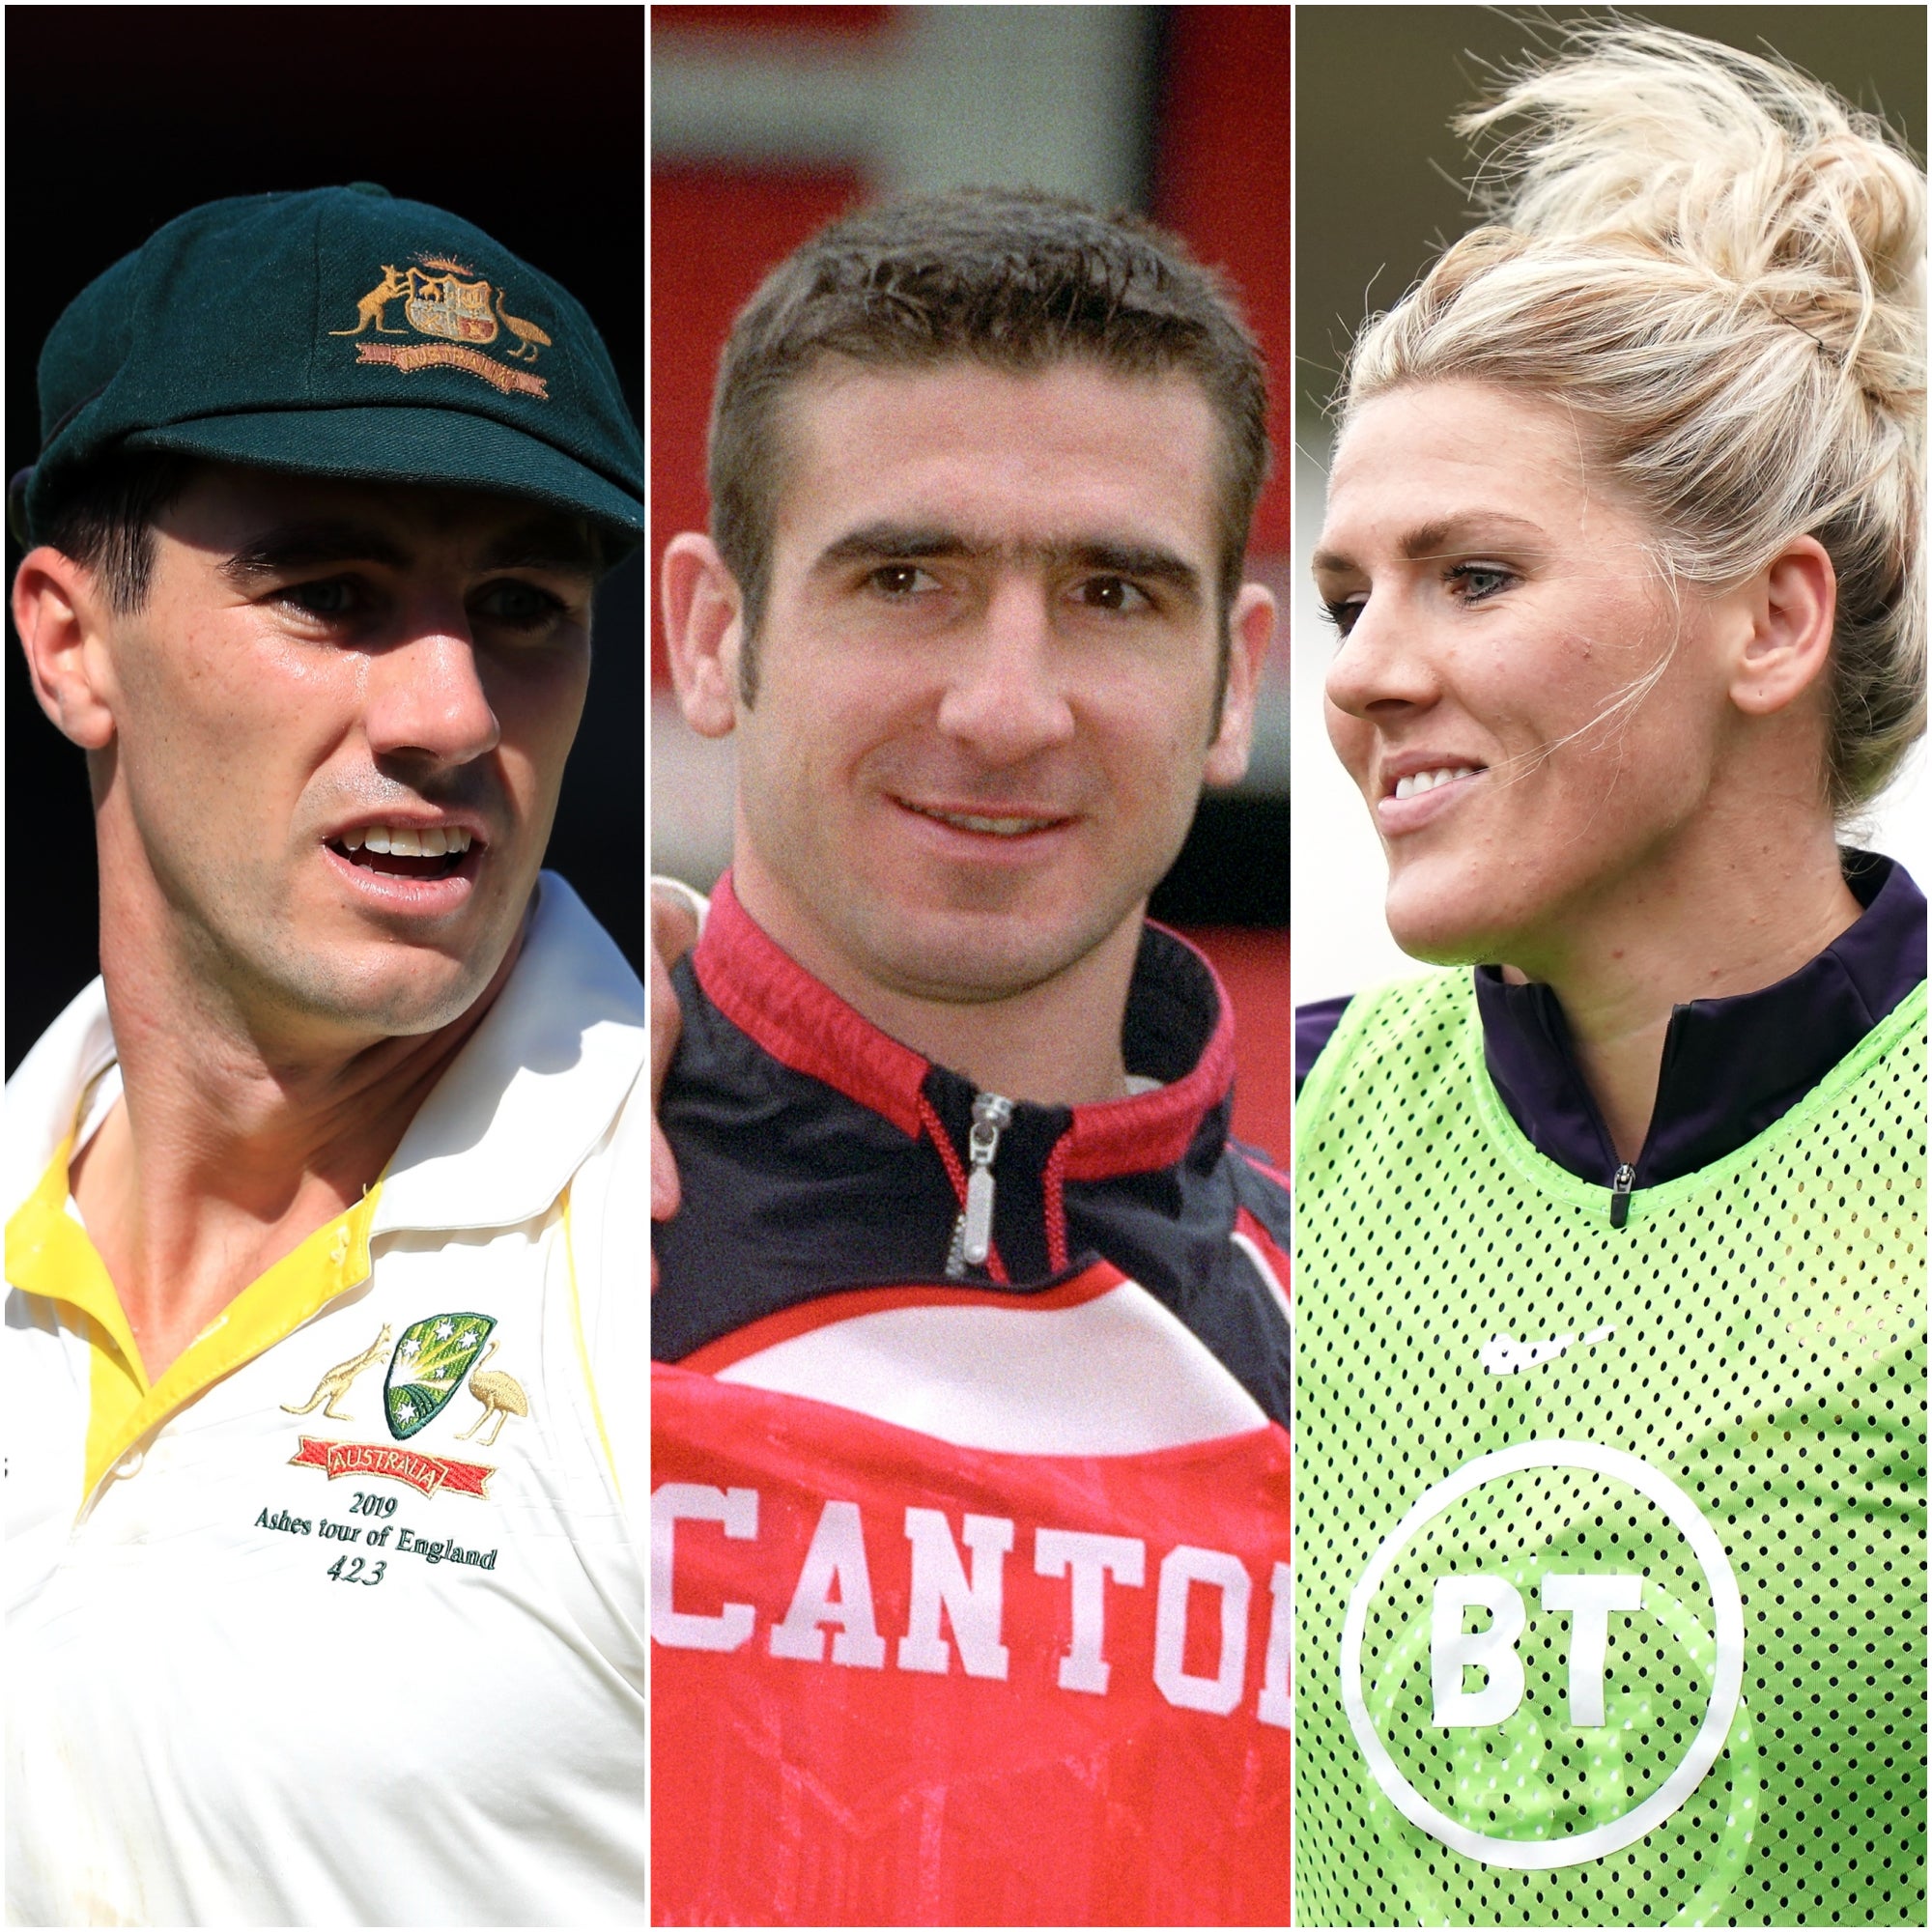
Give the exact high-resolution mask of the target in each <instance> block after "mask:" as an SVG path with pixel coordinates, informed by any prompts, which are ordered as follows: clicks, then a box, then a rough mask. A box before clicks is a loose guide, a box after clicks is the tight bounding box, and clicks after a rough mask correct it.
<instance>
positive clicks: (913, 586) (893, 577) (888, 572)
mask: <svg viewBox="0 0 1932 1932" xmlns="http://www.w3.org/2000/svg"><path fill="white" fill-rule="evenodd" d="M866 582H867V584H868V585H870V587H871V588H872V589H874V590H876V591H877V592H878V593H879V594H880V596H882V597H919V596H923V595H924V593H925V592H927V591H928V590H937V589H938V588H939V582H938V580H937V579H936V578H935V577H934V576H933V575H932V574H931V572H930V571H925V570H922V569H921V568H920V567H919V565H918V564H916V563H882V564H880V566H879V567H878V569H876V570H874V571H872V572H870V573H869V574H868V575H867V578H866Z"/></svg>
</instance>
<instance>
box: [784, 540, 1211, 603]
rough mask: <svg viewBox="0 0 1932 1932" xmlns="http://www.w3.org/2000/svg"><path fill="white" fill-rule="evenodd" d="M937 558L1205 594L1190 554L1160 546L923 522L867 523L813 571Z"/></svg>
mask: <svg viewBox="0 0 1932 1932" xmlns="http://www.w3.org/2000/svg"><path fill="white" fill-rule="evenodd" d="M934 557H948V558H958V559H961V560H964V561H968V562H976V561H979V560H980V559H983V558H986V557H1007V558H1010V559H1012V560H1013V561H1016V562H1026V563H1035V564H1042V565H1044V566H1045V567H1046V568H1047V569H1049V570H1091V571H1095V572H1100V573H1104V574H1105V575H1107V576H1109V577H1131V578H1142V579H1146V580H1149V581H1151V582H1157V583H1166V584H1169V585H1170V586H1172V587H1173V588H1174V589H1175V590H1177V591H1179V592H1180V593H1181V594H1183V595H1185V596H1188V597H1198V596H1200V594H1201V573H1200V572H1199V571H1198V570H1197V569H1196V568H1195V567H1194V565H1192V564H1191V563H1189V562H1188V561H1187V559H1186V558H1185V557H1183V556H1180V555H1179V554H1177V553H1175V552H1174V551H1171V550H1168V549H1166V548H1165V547H1164V546H1162V545H1159V544H1143V543H1135V542H1133V541H1131V540H1129V539H1114V538H1108V537H1066V538H1048V539H1047V540H1046V541H1044V542H1042V543H1037V544H1019V545H1009V544H1002V543H994V542H989V541H987V540H985V539H983V538H977V537H969V536H967V535H965V534H964V533H963V532H961V531H959V530H952V529H946V528H943V527H941V526H937V525H924V524H891V523H879V524H865V525H862V526H860V527H859V528H858V529H856V530H848V531H847V532H846V533H845V534H844V535H843V536H841V537H837V538H835V539H834V540H833V541H832V542H831V543H829V544H827V545H826V547H825V548H824V550H822V551H821V552H820V553H819V554H818V559H817V561H816V562H815V563H814V564H813V566H812V568H813V570H814V572H822V571H827V570H836V569H838V568H841V567H842V566H844V565H846V564H853V563H889V562H895V561H904V562H913V563H917V562H920V561H922V560H923V559H927V558H934Z"/></svg>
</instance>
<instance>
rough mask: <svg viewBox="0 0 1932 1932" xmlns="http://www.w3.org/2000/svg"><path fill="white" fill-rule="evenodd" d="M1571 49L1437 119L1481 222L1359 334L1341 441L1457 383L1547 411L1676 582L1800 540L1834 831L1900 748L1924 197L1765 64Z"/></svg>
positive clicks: (1644, 34) (1632, 43) (1879, 133)
mask: <svg viewBox="0 0 1932 1932" xmlns="http://www.w3.org/2000/svg"><path fill="white" fill-rule="evenodd" d="M1572 45H1573V47H1575V48H1576V49H1577V50H1576V51H1575V52H1573V53H1572V54H1570V55H1569V56H1567V57H1566V58H1563V59H1561V60H1559V61H1557V62H1555V63H1553V64H1551V65H1549V66H1547V67H1544V68H1543V69H1541V70H1540V71H1531V72H1528V73H1525V74H1522V75H1520V76H1519V77H1516V78H1515V79H1513V80H1512V81H1511V82H1510V84H1509V85H1508V87H1507V90H1506V91H1505V92H1504V93H1503V94H1502V95H1501V97H1500V98H1499V99H1496V100H1495V101H1494V102H1493V104H1492V105H1490V106H1488V107H1485V108H1482V109H1480V110H1478V111H1476V112H1474V113H1471V114H1469V115H1467V116H1465V117H1464V118H1463V120H1462V121H1461V122H1460V123H1459V124H1458V128H1459V131H1460V132H1463V133H1464V134H1468V135H1490V136H1492V137H1493V138H1494V140H1495V144H1496V145H1495V148H1494V151H1493V153H1492V156H1491V159H1490V162H1489V164H1488V165H1489V167H1490V168H1492V169H1493V170H1494V185H1493V186H1492V188H1491V189H1490V190H1489V192H1488V194H1487V196H1486V200H1487V203H1488V213H1489V214H1490V217H1491V221H1490V225H1488V226H1485V227H1483V228H1480V229H1478V230H1476V231H1475V232H1474V233H1473V234H1470V235H1467V236H1465V237H1464V238H1463V240H1462V241H1459V242H1457V243H1456V245H1455V246H1454V247H1452V248H1450V249H1449V250H1448V252H1447V253H1446V254H1444V255H1443V256H1441V257H1440V259H1439V260H1437V262H1436V263H1435V267H1434V268H1433V269H1432V270H1430V271H1429V274H1428V275H1427V276H1426V278H1425V279H1424V280H1423V282H1422V283H1421V285H1420V286H1419V287H1418V288H1416V289H1415V290H1413V291H1412V292H1411V293H1410V294H1409V295H1408V296H1406V298H1404V299H1403V301H1402V302H1401V303H1400V304H1399V305H1398V306H1397V307H1396V308H1394V309H1392V310H1391V311H1390V312H1389V313H1387V314H1386V315H1382V316H1378V317H1377V318H1375V319H1374V320H1373V321H1372V322H1371V323H1369V324H1368V326H1367V327H1365V328H1364V330H1363V332H1362V334H1361V335H1360V336H1359V338H1358V339H1357V341H1356V343H1355V347H1354V350H1353V353H1352V355H1351V356H1350V365H1349V371H1348V375H1347V378H1346V381H1345V385H1344V403H1343V412H1344V421H1345V423H1346V420H1347V416H1348V413H1349V412H1351V411H1353V410H1354V409H1356V408H1357V407H1359V406H1360V405H1361V404H1362V403H1364V402H1366V401H1367V400H1368V399H1369V398H1370V397H1372V396H1375V395H1378V394H1379V393H1381V392H1382V391H1384V390H1387V389H1390V388H1393V387H1395V386H1397V385H1399V384H1406V383H1414V382H1427V381H1435V380H1443V379H1448V378H1457V377H1460V378H1465V379H1469V380H1474V381H1480V382H1490V383H1496V384H1504V385H1507V386H1509V387H1512V388H1518V389H1521V390H1524V391H1527V392H1530V393H1532V394H1535V395H1539V396H1544V397H1548V398H1549V399H1550V400H1552V401H1558V402H1561V403H1562V404H1564V405H1565V406H1567V407H1569V408H1571V409H1574V410H1575V411H1576V412H1577V415H1578V417H1579V419H1580V420H1581V422H1582V425H1583V427H1584V429H1585V433H1586V435H1587V436H1588V437H1589V439H1590V440H1591V442H1593V443H1594V448H1595V454H1596V457H1597V459H1598V461H1599V462H1600V463H1601V464H1602V466H1603V469H1604V471H1605V474H1606V475H1607V476H1608V478H1609V479H1610V480H1611V482H1612V484H1613V485H1614V487H1616V488H1617V489H1618V490H1619V491H1620V492H1621V493H1622V494H1623V496H1624V497H1625V499H1626V500H1627V501H1628V502H1630V503H1631V504H1632V505H1633V506H1634V507H1635V508H1636V509H1638V510H1639V511H1640V512H1642V513H1644V514H1646V515H1647V516H1648V518H1649V520H1650V523H1651V525H1652V527H1653V529H1654V530H1655V532H1656V533H1657V539H1658V554H1659V559H1660V562H1661V564H1662V567H1663V569H1664V570H1665V572H1666V573H1667V574H1668V575H1669V576H1671V577H1672V578H1674V579H1676V580H1678V581H1681V582H1690V583H1693V584H1699V585H1703V586H1707V587H1717V586H1720V585H1724V584H1727V583H1732V582H1741V581H1743V580H1744V579H1746V578H1747V577H1749V576H1750V575H1751V574H1752V573H1753V572H1755V571H1757V570H1759V569H1761V568H1763V566H1764V565H1765V564H1766V563H1767V562H1769V561H1770V559H1771V557H1772V556H1774V555H1775V554H1776V552H1777V550H1778V548H1779V546H1780V545H1782V544H1783V543H1784V542H1785V541H1787V540H1788V539H1789V538H1791V537H1793V536H1796V535H1800V534H1804V533H1808V534H1810V535H1812V536H1815V537H1816V538H1817V539H1818V541H1819V542H1820V543H1821V544H1822V545H1823V546H1824V547H1825V549H1826V551H1827V552H1828V553H1829V554H1830V555H1831V558H1832V562H1833V567H1834V568H1835V570H1836V572H1837V578H1838V611H1837V624H1836V630H1835V633H1834V636H1833V665H1832V671H1831V677H1832V687H1831V732H1830V744H1829V776H1830V794H1831V804H1832V809H1833V811H1834V813H1836V814H1837V815H1839V816H1840V817H1842V816H1845V815H1846V814H1848V813H1850V812H1852V811H1854V810H1856V809H1857V808H1858V807H1860V806H1861V805H1862V804H1864V803H1865V802H1867V801H1868V800H1870V799H1871V798H1872V797H1873V796H1874V795H1875V794H1876V793H1877V792H1879V791H1880V790H1881V789H1883V787H1884V785H1885V783H1886V781H1888V780H1889V778H1890V777H1891V775H1892V773H1893V771H1894V770H1895V769H1896V767H1897V765H1898V762H1899V760H1900V758H1901V757H1903V756H1904V754H1905V753H1906V751H1907V750H1908V749H1909V747H1910V746H1911V745H1912V743H1913V741H1914V740H1915V739H1916V738H1917V737H1918V735H1919V733H1920V732H1921V731H1922V730H1923V729H1924V725H1925V610H1924V599H1925V591H1924V583H1923V580H1922V577H1921V573H1920V562H1919V502H1920V477H1921V474H1922V463H1923V451H1924V425H1925V390H1924V380H1925V377H1924V299H1923V292H1922V287H1921V281H1920V274H1921V265H1922V258H1923V250H1924V222H1925V181H1924V177H1923V175H1922V173H1921V172H1920V170H1919V169H1918V166H1917V165H1916V164H1915V163H1914V162H1913V161H1912V160H1911V158H1910V157H1909V156H1907V155H1906V154H1905V153H1904V152H1903V151H1902V149H1901V147H1900V146H1899V144H1898V143H1897V142H1895V141H1894V140H1893V139H1892V138H1891V137H1890V136H1889V134H1888V133H1887V131H1886V129H1885V128H1884V127H1883V126H1882V125H1881V124H1880V123H1879V122H1877V121H1876V120H1874V119H1873V118H1872V117H1870V116H1868V115H1864V114H1860V113H1857V112H1855V111H1854V110H1852V109H1850V108H1848V107H1847V106H1846V105H1845V104H1844V102H1843V101H1841V100H1840V99H1838V98H1837V97H1836V96H1835V95H1833V93H1831V92H1830V90H1828V89H1827V88H1825V87H1823V86H1821V85H1819V84H1818V83H1817V82H1815V81H1812V80H1809V79H1807V78H1805V77H1804V75H1802V74H1799V73H1796V72H1794V71H1792V70H1791V69H1789V68H1787V67H1783V66H1781V65H1779V64H1777V63H1776V62H1775V61H1770V60H1763V59H1759V58H1758V57H1756V56H1754V55H1751V54H1747V53H1743V52H1740V51H1738V50H1736V49H1734V48H1731V47H1725V46H1719V45H1717V44H1715V43H1711V42H1708V41H1700V40H1695V39H1692V38H1691V37H1690V36H1689V35H1685V34H1679V33H1674V32H1670V31H1667V30H1664V29H1662V28H1649V27H1642V28H1638V27H1632V26H1628V25H1627V26H1621V27H1618V26H1605V27H1592V28H1586V29H1582V30H1579V31H1578V32H1577V34H1576V35H1575V36H1573V39H1572ZM1512 128H1513V129H1514V130H1515V131H1514V132H1506V131H1505V130H1507V129H1512ZM1659 670H1660V671H1661V670H1662V666H1660V667H1659ZM1649 682H1650V680H1648V679H1646V680H1644V681H1642V683H1641V684H1640V685H1639V686H1638V687H1636V688H1634V690H1633V691H1632V692H1631V693H1630V694H1629V701H1631V702H1634V701H1635V700H1636V699H1638V698H1640V697H1641V696H1642V695H1643V692H1644V691H1645V690H1646V689H1648V685H1649Z"/></svg>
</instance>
